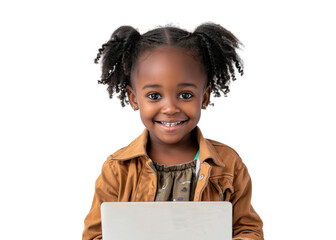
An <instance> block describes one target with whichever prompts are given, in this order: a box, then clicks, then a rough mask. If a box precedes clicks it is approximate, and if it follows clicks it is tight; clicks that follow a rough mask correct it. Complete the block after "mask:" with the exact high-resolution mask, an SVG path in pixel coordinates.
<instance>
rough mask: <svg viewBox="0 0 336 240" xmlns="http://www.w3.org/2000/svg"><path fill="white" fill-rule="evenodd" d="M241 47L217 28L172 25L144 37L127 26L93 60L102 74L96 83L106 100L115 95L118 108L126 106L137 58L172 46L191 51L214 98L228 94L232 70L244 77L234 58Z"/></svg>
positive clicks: (151, 31) (211, 25) (232, 76)
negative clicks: (189, 28) (104, 89)
mask: <svg viewBox="0 0 336 240" xmlns="http://www.w3.org/2000/svg"><path fill="white" fill-rule="evenodd" d="M241 45H242V44H241V43H240V41H239V40H238V39H237V38H236V37H235V36H234V35H233V34H232V33H231V32H230V31H228V30H226V29H225V28H223V27H222V26H221V25H218V24H214V23H204V24H201V25H200V26H198V27H197V28H196V29H195V31H194V32H189V31H186V30H183V29H180V28H177V27H174V26H172V25H167V26H162V27H158V28H155V29H153V30H150V31H148V32H146V33H144V34H142V35H141V34H140V33H139V31H138V30H137V29H135V28H133V27H131V26H121V27H119V28H118V29H116V30H115V31H114V32H113V34H112V36H111V38H110V39H109V40H108V41H107V42H106V43H104V44H103V45H102V47H101V48H99V49H98V54H97V56H96V58H95V59H94V62H95V63H96V64H98V63H99V61H100V60H101V63H102V74H101V79H100V80H98V83H100V84H105V85H108V87H107V91H108V93H109V97H110V98H112V97H113V96H114V95H118V98H119V99H120V102H121V105H122V106H125V105H126V104H128V99H127V90H126V87H127V86H128V85H131V73H132V70H133V69H134V67H135V65H136V62H137V59H138V56H140V54H141V53H143V52H144V51H148V50H153V49H154V48H156V47H160V46H176V47H181V48H185V49H187V50H193V51H194V52H195V53H196V54H197V55H198V57H199V58H200V60H201V61H202V63H203V65H204V69H205V71H206V74H207V78H208V85H210V86H211V91H212V93H213V94H214V96H215V97H220V96H221V95H222V94H221V93H223V95H224V96H227V94H228V93H229V92H230V88H229V86H230V83H231V80H232V81H235V80H236V70H237V72H238V73H239V74H240V75H243V74H244V68H243V62H242V60H241V59H240V57H239V55H238V54H237V51H236V50H237V49H239V48H240V46H241Z"/></svg>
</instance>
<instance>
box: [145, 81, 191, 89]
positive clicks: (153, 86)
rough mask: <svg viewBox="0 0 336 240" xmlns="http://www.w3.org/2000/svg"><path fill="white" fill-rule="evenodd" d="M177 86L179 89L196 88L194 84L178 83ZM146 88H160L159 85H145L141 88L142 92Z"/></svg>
mask: <svg viewBox="0 0 336 240" xmlns="http://www.w3.org/2000/svg"><path fill="white" fill-rule="evenodd" d="M177 86H179V87H193V88H197V86H196V85H195V84H193V83H180V84H178V85H177ZM146 88H162V86H161V85H159V84H148V85H145V86H144V87H143V88H142V90H144V89H146Z"/></svg>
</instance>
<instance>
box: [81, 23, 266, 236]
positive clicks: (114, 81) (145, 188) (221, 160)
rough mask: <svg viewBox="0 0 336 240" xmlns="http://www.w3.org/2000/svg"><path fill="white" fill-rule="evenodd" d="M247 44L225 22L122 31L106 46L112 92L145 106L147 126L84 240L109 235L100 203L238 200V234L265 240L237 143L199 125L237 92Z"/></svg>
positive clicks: (94, 211) (89, 220)
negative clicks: (213, 101) (215, 103)
mask: <svg viewBox="0 0 336 240" xmlns="http://www.w3.org/2000/svg"><path fill="white" fill-rule="evenodd" d="M239 45H240V42H239V41H238V39H237V38H236V37H235V36H234V35H233V34H232V33H231V32H229V31H227V30H226V29H224V28H223V27H222V26H220V25H216V24H212V23H209V24H203V25H200V26H199V27H197V28H196V30H195V31H194V32H192V33H191V32H187V31H185V30H182V29H179V28H175V27H160V28H157V29H154V30H151V31H149V32H147V33H145V34H142V35H141V34H140V33H139V32H138V31H137V30H136V29H134V28H133V27H130V26H122V27H120V28H118V29H117V30H116V31H114V33H113V34H112V36H111V39H110V40H109V41H108V42H107V43H105V44H103V46H102V48H100V49H99V53H98V55H97V58H96V59H95V62H96V63H98V61H99V59H100V57H101V56H103V59H102V78H101V80H100V81H98V82H99V83H102V84H107V85H108V88H107V89H108V92H109V95H110V97H111V98H112V96H113V95H118V97H119V99H120V101H121V105H122V106H125V105H126V104H130V105H131V107H132V108H133V109H134V110H135V111H137V110H139V111H140V116H141V120H142V122H143V124H144V125H145V127H146V129H145V130H144V131H143V133H142V134H141V135H140V136H139V137H138V138H136V139H135V140H134V141H133V142H131V143H130V144H129V145H128V146H127V147H125V148H122V149H120V150H119V151H117V152H115V153H114V154H112V155H110V156H109V157H108V158H107V160H106V161H105V163H104V165H103V168H102V172H101V175H100V176H99V177H98V179H97V181H96V188H95V195H94V199H93V203H92V207H91V210H90V212H89V214H88V215H87V217H86V219H85V229H84V232H83V239H101V236H102V235H101V219H100V205H101V203H102V202H114V201H230V202H231V203H232V205H233V226H232V227H233V236H234V239H256V240H257V239H258V240H259V239H263V231H262V221H261V219H260V218H259V216H258V215H257V213H256V212H255V211H254V209H253V208H252V206H251V203H250V201H251V192H252V187H251V179H250V176H249V174H248V171H247V169H246V167H245V165H244V164H243V162H242V160H241V159H240V157H239V155H238V154H237V153H236V152H235V151H234V150H233V149H232V148H230V147H228V146H226V145H224V144H222V143H219V142H216V141H213V140H208V139H205V138H204V137H203V136H202V133H201V131H200V129H199V128H198V127H197V123H198V121H199V120H200V116H201V109H206V108H207V106H208V105H209V103H210V95H211V93H213V94H214V96H215V97H219V96H221V92H222V93H224V95H226V94H227V93H228V92H229V83H230V81H231V80H235V79H236V78H235V68H236V69H237V70H238V72H239V73H240V74H243V67H242V61H241V60H240V58H239V56H238V55H237V53H236V49H237V48H238V47H239Z"/></svg>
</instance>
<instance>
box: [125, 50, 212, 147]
mask: <svg viewBox="0 0 336 240" xmlns="http://www.w3.org/2000/svg"><path fill="white" fill-rule="evenodd" d="M127 91H128V97H129V101H130V103H131V105H132V107H133V108H134V107H135V109H137V108H139V109H140V116H141V120H142V122H143V124H144V125H145V127H146V128H147V129H148V131H149V135H150V140H151V141H155V142H156V143H161V144H162V143H163V144H180V143H186V141H190V136H191V135H190V133H191V131H192V130H193V129H194V128H195V127H196V125H197V123H198V121H199V119H200V117H201V109H202V108H205V107H206V106H207V105H208V103H209V98H210V87H209V86H207V76H206V74H205V71H204V67H203V65H202V63H201V62H200V60H199V57H198V56H197V55H196V54H195V53H194V52H191V51H190V50H189V51H188V50H185V49H183V48H177V47H168V46H167V47H158V48H156V49H154V50H152V51H150V52H148V51H147V52H144V53H143V54H141V55H140V56H139V58H138V61H137V65H136V67H135V69H134V71H133V72H132V87H128V88H127Z"/></svg>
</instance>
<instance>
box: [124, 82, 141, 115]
mask: <svg viewBox="0 0 336 240" xmlns="http://www.w3.org/2000/svg"><path fill="white" fill-rule="evenodd" d="M126 90H127V97H128V100H129V102H130V104H131V107H132V108H133V109H134V110H138V109H139V104H138V100H137V97H136V94H135V91H134V89H133V88H132V87H131V86H126Z"/></svg>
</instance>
